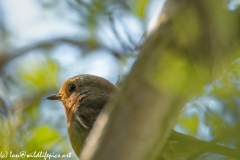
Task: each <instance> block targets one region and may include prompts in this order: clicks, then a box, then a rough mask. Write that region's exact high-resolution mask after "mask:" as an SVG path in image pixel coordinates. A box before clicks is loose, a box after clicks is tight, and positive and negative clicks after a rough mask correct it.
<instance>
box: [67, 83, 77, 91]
mask: <svg viewBox="0 0 240 160" xmlns="http://www.w3.org/2000/svg"><path fill="white" fill-rule="evenodd" d="M75 88H76V85H75V84H72V83H71V84H69V85H68V91H69V92H72V91H74V89H75Z"/></svg>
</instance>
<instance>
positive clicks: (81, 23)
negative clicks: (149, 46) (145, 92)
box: [0, 0, 240, 159]
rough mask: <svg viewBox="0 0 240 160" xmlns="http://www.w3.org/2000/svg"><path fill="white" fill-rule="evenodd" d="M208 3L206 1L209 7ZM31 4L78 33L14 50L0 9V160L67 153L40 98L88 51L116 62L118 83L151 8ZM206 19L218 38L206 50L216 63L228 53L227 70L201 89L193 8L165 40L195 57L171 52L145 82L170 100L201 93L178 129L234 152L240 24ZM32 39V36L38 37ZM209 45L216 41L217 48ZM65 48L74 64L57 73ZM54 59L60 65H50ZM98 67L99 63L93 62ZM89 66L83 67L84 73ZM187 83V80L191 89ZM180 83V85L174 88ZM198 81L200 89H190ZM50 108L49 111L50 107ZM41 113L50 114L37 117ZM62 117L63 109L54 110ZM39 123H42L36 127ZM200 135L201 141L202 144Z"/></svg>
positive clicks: (238, 143)
mask: <svg viewBox="0 0 240 160" xmlns="http://www.w3.org/2000/svg"><path fill="white" fill-rule="evenodd" d="M214 2H215V1H214ZM214 2H213V1H209V3H214ZM219 3H220V2H219ZM36 4H37V6H38V7H40V8H41V9H42V12H47V11H48V12H52V13H55V14H56V17H55V18H59V19H61V20H65V21H66V23H69V24H71V25H73V26H76V28H78V33H79V34H76V35H70V36H62V34H61V33H59V35H57V36H51V35H50V36H49V37H46V38H45V39H44V38H43V39H41V40H38V38H37V37H36V40H34V41H31V40H30V41H28V43H26V44H24V45H23V44H21V43H20V44H19V41H21V39H20V40H19V39H17V35H15V34H14V33H15V32H14V31H12V30H11V27H9V25H7V23H8V19H6V17H7V16H4V15H7V14H8V13H7V12H6V10H4V6H3V5H2V3H1V2H0V41H1V44H0V88H1V89H0V139H1V140H0V153H1V151H3V152H4V151H12V152H15V153H19V152H20V151H22V150H24V151H26V152H34V151H48V152H54V153H61V154H63V153H69V152H72V149H71V147H70V145H69V140H68V138H67V135H66V132H64V133H62V130H61V129H60V128H59V126H63V122H62V121H58V120H56V121H57V122H56V123H52V122H51V123H50V122H48V120H49V119H47V118H46V117H44V116H46V115H47V114H50V117H51V119H54V118H55V117H57V116H58V115H56V114H60V113H59V112H55V111H54V112H52V111H51V109H46V108H47V107H49V105H53V104H52V103H51V104H50V103H48V104H44V101H45V97H46V94H49V93H53V92H57V90H58V89H59V87H60V86H59V83H62V82H63V81H64V80H66V77H64V78H63V77H61V70H66V71H68V72H71V71H72V70H73V69H72V68H71V67H72V65H76V64H78V65H77V66H75V67H74V68H81V67H82V68H83V67H84V66H82V65H81V64H80V61H81V60H82V59H84V58H86V57H87V55H90V54H91V53H92V51H99V50H104V51H105V52H107V53H110V54H111V56H112V57H114V58H113V59H114V60H115V61H114V62H113V63H116V62H119V65H118V70H117V71H116V70H115V71H114V72H113V73H109V74H110V75H115V76H118V75H121V76H120V78H119V83H120V82H121V80H122V79H123V78H122V77H124V76H125V74H126V73H127V71H128V70H129V68H131V65H132V63H133V62H134V60H135V59H136V57H137V55H138V53H137V51H134V49H135V47H136V45H137V44H138V42H139V41H140V38H141V34H143V32H144V29H143V28H144V27H143V26H144V25H145V26H146V24H144V21H145V20H146V12H147V11H146V8H147V5H148V4H149V1H147V0H141V1H136V0H131V1H130V0H129V1H125V0H117V1H112V0H104V1H103V0H94V1H85V0H84V1H81V0H71V1H56V0H51V1H46V0H40V1H38V2H37V3H36ZM63 6H64V7H63ZM211 6H212V5H211ZM223 7H225V5H223ZM211 11H212V12H213V13H214V16H213V17H209V19H208V20H209V23H210V24H211V26H210V27H213V28H214V29H215V32H216V33H214V35H217V37H214V38H212V37H206V39H207V40H209V42H206V44H208V45H211V46H212V50H213V51H215V52H219V56H222V52H229V54H228V55H227V58H226V59H227V60H226V63H227V64H229V63H230V62H233V63H232V65H231V66H230V67H228V68H227V65H224V67H225V68H224V69H225V71H224V72H223V73H222V72H221V76H220V77H218V79H217V80H215V81H214V82H212V83H211V84H205V82H206V79H207V78H206V77H208V76H209V74H208V73H209V72H208V71H206V70H205V66H200V65H199V64H197V63H196V64H192V63H191V59H198V58H199V57H198V54H202V52H204V51H205V46H204V45H203V46H202V47H201V48H197V49H196V48H194V47H193V48H189V46H190V45H193V46H194V45H195V46H197V44H198V43H199V42H198V39H199V37H204V36H206V35H207V34H204V33H203V34H202V33H200V32H199V30H200V28H204V29H205V31H206V32H208V31H209V30H208V27H209V26H205V25H206V24H200V22H199V21H198V17H196V15H195V11H194V9H193V8H192V9H189V10H186V11H185V13H184V14H182V15H178V18H177V21H174V23H175V24H172V26H173V27H174V28H173V30H174V33H172V35H168V36H172V37H175V39H176V41H177V42H178V43H179V44H176V46H180V45H182V46H185V47H183V48H182V50H184V51H186V48H187V52H193V51H195V50H196V55H193V57H188V55H183V54H182V53H177V54H176V53H174V51H173V50H171V49H169V50H168V54H165V55H164V57H163V59H162V61H163V62H164V64H166V63H165V62H167V64H169V66H171V68H169V67H168V66H164V65H163V64H159V66H156V67H161V68H166V70H164V72H162V73H160V74H161V75H160V76H161V77H162V76H163V77H165V78H164V79H158V77H160V76H159V75H151V76H150V77H154V80H156V81H157V82H161V83H160V84H161V85H163V86H164V87H165V88H166V90H168V89H170V90H174V92H175V93H177V94H179V95H182V96H185V95H184V94H185V93H182V88H183V87H184V88H185V87H188V88H189V90H195V89H194V88H193V87H203V86H204V85H206V86H205V90H204V91H202V93H199V95H196V96H195V97H194V98H193V99H192V100H191V101H190V102H189V103H188V104H187V106H186V107H185V108H184V110H183V112H182V115H181V116H180V118H179V121H178V124H177V126H179V128H180V129H181V130H182V131H183V132H186V133H188V134H190V135H193V136H198V137H199V138H203V139H204V138H205V139H206V140H211V141H214V142H218V143H223V144H225V145H229V146H232V147H237V148H238V149H239V147H240V137H239V135H240V134H239V133H240V126H239V125H240V123H239V114H240V99H239V89H240V88H239V87H240V86H239V82H240V81H239V80H240V77H239V75H240V74H239V72H240V62H239V61H238V60H237V59H238V58H239V53H240V47H239V38H240V36H239V32H235V31H236V30H238V29H237V28H236V27H237V26H238V23H239V21H238V18H239V16H238V14H239V13H238V12H224V14H223V13H222V12H221V10H219V8H217V7H216V8H211ZM67 13H69V15H68V14H67ZM224 17H225V18H224ZM202 18H205V17H204V16H203V17H202ZM223 19H227V21H223ZM133 21H134V22H133ZM130 22H131V23H130ZM219 24H221V25H219ZM136 28H137V29H136ZM136 30H138V31H136ZM161 34H165V33H161ZM36 36H38V35H37V34H36ZM40 37H41V36H40ZM13 39H14V40H13ZM15 39H16V40H15ZM211 40H212V41H211ZM213 40H216V41H217V43H216V42H215V41H213ZM160 43H161V42H160ZM64 45H67V46H68V47H70V48H74V49H76V50H79V53H77V54H78V56H76V57H77V58H76V57H73V59H74V60H71V61H68V62H66V63H67V64H66V65H64V67H62V64H61V62H63V61H61V60H59V59H60V58H62V57H63V58H62V59H64V58H65V56H66V55H67V54H68V53H65V51H62V52H58V53H54V52H55V50H56V49H58V48H60V47H62V46H64ZM156 45H158V44H156ZM229 46H230V47H229ZM140 48H141V47H140ZM60 50H61V49H60ZM39 53H40V54H39ZM56 54H57V57H58V58H55V57H56ZM70 55H71V54H70ZM71 56H72V55H71ZM210 58H212V57H211V55H209V57H206V58H205V59H203V60H202V59H200V60H202V61H206V65H208V60H209V59H210ZM102 59H104V57H103V58H100V59H99V61H101V60H102ZM66 61H67V60H66ZM215 61H216V67H220V66H219V65H218V64H219V63H223V62H218V59H216V60H215ZM90 65H91V64H88V65H87V66H85V67H90ZM126 68H127V69H126ZM198 72H201V73H206V74H205V75H206V77H199V78H198V79H192V77H196V75H197V74H198ZM74 73H75V72H74ZM212 73H213V75H214V76H213V77H214V78H216V77H217V76H219V75H220V73H219V72H218V73H217V74H215V72H214V71H212ZM79 74H80V73H79ZM176 74H178V75H182V78H181V79H175V78H174V77H175V75H176ZM122 75H123V76H122ZM216 75H217V76H216ZM67 78H68V77H67ZM186 79H192V82H191V84H189V83H188V81H187V80H186ZM179 81H181V82H186V83H184V85H182V86H179ZM196 81H198V84H199V86H195V82H196ZM189 96H190V97H191V96H193V95H189ZM54 105H55V104H54ZM45 107H46V108H45ZM51 107H52V108H54V106H51ZM42 110H43V111H45V112H48V113H44V114H41V111H42ZM60 110H61V111H62V110H63V109H62V108H60ZM44 118H46V119H47V120H46V121H44V120H42V119H44ZM60 118H62V117H60ZM63 127H66V126H63ZM65 129H66V128H65ZM206 130H207V131H206ZM208 131H209V132H208ZM206 132H208V133H206ZM203 134H204V135H205V136H201V135H203ZM72 153H73V152H72ZM74 156H75V155H74V154H72V158H73V159H74V158H76V157H74ZM196 156H197V155H196ZM209 156H212V154H209V155H206V154H204V155H203V156H202V157H201V159H207V158H208V157H209ZM40 159H42V158H40ZM219 159H221V157H220V158H219Z"/></svg>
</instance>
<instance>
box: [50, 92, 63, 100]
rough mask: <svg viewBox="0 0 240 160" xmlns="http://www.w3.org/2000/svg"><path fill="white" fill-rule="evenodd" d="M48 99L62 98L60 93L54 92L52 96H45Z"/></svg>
mask: <svg viewBox="0 0 240 160" xmlns="http://www.w3.org/2000/svg"><path fill="white" fill-rule="evenodd" d="M47 99H48V100H59V101H61V100H62V95H61V94H60V93H58V94H54V95H52V96H49V97H47Z"/></svg>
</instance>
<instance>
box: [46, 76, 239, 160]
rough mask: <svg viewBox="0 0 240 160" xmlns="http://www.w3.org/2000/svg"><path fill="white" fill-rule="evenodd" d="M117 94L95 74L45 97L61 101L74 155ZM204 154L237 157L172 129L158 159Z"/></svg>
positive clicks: (176, 159) (174, 159)
mask: <svg viewBox="0 0 240 160" xmlns="http://www.w3.org/2000/svg"><path fill="white" fill-rule="evenodd" d="M117 92H119V91H118V89H117V87H116V86H115V85H113V84H112V83H111V82H109V81H108V80H106V79H104V78H102V77H99V76H95V75H90V74H81V75H77V76H74V77H72V78H69V79H68V80H67V81H65V83H64V84H63V85H62V87H61V89H60V90H59V92H58V93H57V94H54V95H52V96H49V97H47V99H48V100H58V101H61V102H62V104H63V106H64V110H65V114H66V119H67V130H68V135H69V139H70V143H71V145H72V148H73V150H74V152H75V154H76V155H77V156H79V155H80V152H81V149H82V147H83V144H84V142H85V140H86V138H87V136H88V134H89V133H90V131H91V129H92V128H93V126H94V123H95V121H96V120H97V117H98V115H99V114H100V112H101V110H102V109H103V107H104V106H105V104H106V103H107V102H108V101H109V99H110V98H111V97H112V96H113V95H114V94H115V93H117ZM203 152H211V153H218V154H222V155H226V156H230V157H234V158H236V157H240V155H239V153H238V152H236V150H235V149H233V148H229V147H225V146H221V145H218V144H215V143H211V142H206V141H203V140H200V139H197V138H195V137H192V136H189V135H186V134H183V133H179V132H177V131H175V130H172V133H171V134H170V136H169V139H168V141H167V143H166V145H165V147H164V148H163V150H162V152H161V154H160V155H159V156H158V158H157V159H159V160H170V159H171V160H183V159H188V158H190V157H191V155H194V154H196V153H198V154H199V153H203Z"/></svg>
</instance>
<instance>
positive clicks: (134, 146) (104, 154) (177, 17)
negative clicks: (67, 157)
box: [80, 0, 239, 160]
mask: <svg viewBox="0 0 240 160" xmlns="http://www.w3.org/2000/svg"><path fill="white" fill-rule="evenodd" d="M235 14H236V13H235ZM219 18H220V19H219ZM238 18H239V14H238V15H237V16H236V15H235V16H233V15H232V14H231V13H230V12H228V10H227V8H226V6H224V5H223V4H221V2H220V1H218V0H211V1H209V0H169V1H167V3H166V6H165V8H164V10H163V12H162V14H161V16H160V18H159V22H160V25H159V27H158V28H157V29H156V30H155V31H154V32H153V33H152V34H151V35H150V36H149V38H148V40H147V42H146V43H145V44H144V46H143V47H142V49H141V53H140V56H139V58H138V60H137V62H136V63H135V65H134V66H133V68H132V71H131V73H130V74H129V76H128V77H127V78H126V80H125V82H124V84H123V87H122V90H121V92H120V93H119V94H118V95H116V96H115V97H114V98H113V99H112V100H111V101H110V102H109V103H108V104H107V106H106V107H105V108H104V110H103V111H102V113H101V114H100V116H99V118H98V120H97V121H96V123H95V126H94V128H93V130H92V132H91V133H90V136H89V137H88V139H87V141H86V144H85V146H84V149H83V151H82V153H81V155H80V159H81V160H152V159H156V157H157V156H158V155H159V153H160V152H161V150H162V148H163V147H164V144H165V143H166V141H167V138H168V136H169V134H170V132H171V130H172V128H173V126H174V124H175V121H176V118H177V117H178V114H179V112H180V110H181V108H182V107H183V105H184V103H185V102H186V101H187V100H188V99H189V98H191V97H192V96H194V95H195V94H196V93H199V92H200V91H201V88H202V87H203V85H204V84H206V83H207V82H210V80H211V79H213V78H215V77H216V76H218V75H219V71H222V68H224V67H225V65H224V64H228V63H229V60H232V58H233V57H232V56H228V54H227V52H228V50H229V48H231V47H232V43H233V42H234V40H235V39H236V37H237V35H239V31H238V29H237V27H236V25H237V26H238V27H239V24H236V23H238V20H237V19H238ZM226 22H228V25H227V26H226V25H225V23H226ZM231 24H234V25H232V26H231ZM219 26H220V29H219ZM233 26H234V27H233ZM223 31H224V32H223ZM225 32H226V33H225Z"/></svg>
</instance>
